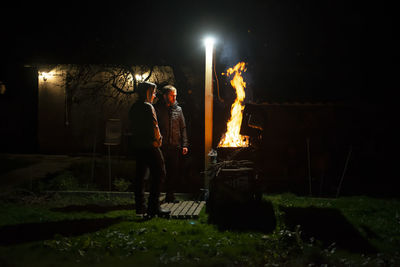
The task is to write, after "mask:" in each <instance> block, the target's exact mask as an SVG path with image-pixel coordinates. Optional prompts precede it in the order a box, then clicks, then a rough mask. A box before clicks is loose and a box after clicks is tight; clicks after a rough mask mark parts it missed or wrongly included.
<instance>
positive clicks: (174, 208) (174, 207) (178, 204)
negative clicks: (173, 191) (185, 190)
mask: <svg viewBox="0 0 400 267" xmlns="http://www.w3.org/2000/svg"><path fill="white" fill-rule="evenodd" d="M180 204H181V202H179V203H172V207H171V209H170V211H171V214H170V215H172V213H174V212H175V211H176V209H178V208H179V206H180Z"/></svg>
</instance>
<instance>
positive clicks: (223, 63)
mask: <svg viewBox="0 0 400 267" xmlns="http://www.w3.org/2000/svg"><path fill="white" fill-rule="evenodd" d="M392 10H393V8H392V7H391V6H389V5H387V4H382V3H380V4H368V5H367V4H365V3H363V4H362V5H361V4H360V3H359V2H358V1H277V0H272V1H240V2H238V1H236V2H228V1H213V2H211V3H208V4H207V2H206V1H193V3H192V1H182V3H180V2H178V1H163V2H161V3H157V1H147V3H143V4H137V3H135V4H131V3H126V4H123V5H119V4H117V3H116V4H114V5H112V3H107V5H89V4H79V5H71V6H59V7H58V6H46V7H44V6H40V5H36V6H33V5H32V6H19V7H18V8H17V7H14V8H6V9H4V10H3V11H2V16H1V17H0V23H1V32H2V38H1V39H2V43H3V44H2V47H3V48H2V49H1V59H2V61H3V62H8V64H10V62H11V63H15V62H17V63H21V64H27V63H28V64H29V63H94V64H97V63H100V64H101V63H129V64H137V63H149V62H150V63H154V64H165V65H169V64H174V65H191V66H194V65H198V66H199V70H201V71H202V70H203V65H204V47H203V44H202V39H203V37H204V36H205V35H206V34H209V33H211V34H213V35H214V36H215V37H216V38H217V40H218V43H217V44H216V50H215V56H216V66H217V70H218V72H219V73H221V72H223V71H224V70H226V68H228V67H231V66H233V65H234V64H236V63H237V62H239V61H245V62H247V63H248V71H247V73H246V78H245V79H246V82H247V84H248V88H249V90H250V89H251V90H253V91H254V92H253V94H254V97H256V98H260V99H261V100H265V99H272V100H277V101H287V100H288V101H294V100H300V101H307V100H311V101H336V100H338V101H341V100H351V101H353V100H355V101H369V102H371V101H372V102H374V101H385V99H386V97H387V96H388V94H389V93H390V92H391V91H390V88H393V86H392V85H391V84H392V82H393V81H394V78H393V76H395V74H396V71H395V69H396V67H395V66H396V64H397V63H396V64H395V58H396V56H397V55H398V52H397V51H396V49H397V43H398V40H397V38H398V37H397V36H396V35H395V23H394V16H392V13H393V11H392ZM199 75H202V74H201V73H199ZM377 88H380V89H377Z"/></svg>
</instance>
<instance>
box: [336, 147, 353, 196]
mask: <svg viewBox="0 0 400 267" xmlns="http://www.w3.org/2000/svg"><path fill="white" fill-rule="evenodd" d="M352 150H353V146H351V145H350V148H349V153H348V154H347V159H346V163H345V164H344V169H343V173H342V177H341V178H340V182H339V186H338V189H337V192H336V197H338V196H339V193H340V188H341V187H342V182H343V178H344V174H345V173H346V170H347V165H348V164H349V160H350V155H351V151H352Z"/></svg>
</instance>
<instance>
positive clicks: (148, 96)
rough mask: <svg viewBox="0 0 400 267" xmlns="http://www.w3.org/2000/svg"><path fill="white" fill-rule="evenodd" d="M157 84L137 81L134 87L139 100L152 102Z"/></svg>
mask: <svg viewBox="0 0 400 267" xmlns="http://www.w3.org/2000/svg"><path fill="white" fill-rule="evenodd" d="M156 89H157V85H156V84H154V83H151V82H142V83H139V85H138V87H137V88H136V92H137V94H138V96H139V99H140V100H143V101H146V102H149V103H153V100H154V97H155V96H156Z"/></svg>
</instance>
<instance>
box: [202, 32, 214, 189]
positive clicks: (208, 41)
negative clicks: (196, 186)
mask: <svg viewBox="0 0 400 267" xmlns="http://www.w3.org/2000/svg"><path fill="white" fill-rule="evenodd" d="M214 43H215V39H214V38H212V37H207V38H205V39H204V45H205V48H206V66H205V67H206V69H205V91H204V173H205V177H204V186H205V188H208V185H209V179H208V177H207V174H206V170H207V169H208V167H209V166H210V160H209V157H208V153H209V152H210V150H211V149H212V133H213V132H212V131H213V81H212V67H213V65H212V62H213V51H214Z"/></svg>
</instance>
